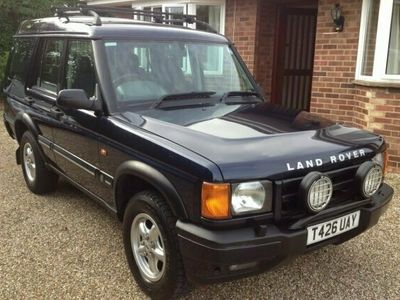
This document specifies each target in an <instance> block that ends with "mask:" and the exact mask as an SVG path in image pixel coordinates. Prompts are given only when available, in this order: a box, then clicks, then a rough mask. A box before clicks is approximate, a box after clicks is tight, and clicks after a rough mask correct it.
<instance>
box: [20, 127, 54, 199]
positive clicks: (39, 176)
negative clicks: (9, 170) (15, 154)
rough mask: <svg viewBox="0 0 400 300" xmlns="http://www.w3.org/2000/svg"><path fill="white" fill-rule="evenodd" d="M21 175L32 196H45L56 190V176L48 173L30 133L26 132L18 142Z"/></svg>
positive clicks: (50, 172)
mask: <svg viewBox="0 0 400 300" xmlns="http://www.w3.org/2000/svg"><path fill="white" fill-rule="evenodd" d="M20 149H21V151H20V159H21V165H22V173H23V174H24V178H25V182H26V185H27V186H28V188H29V189H30V190H31V191H32V192H33V193H34V194H39V195H41V194H45V193H49V192H52V191H54V190H55V189H56V188H57V182H58V175H57V174H55V173H54V172H52V171H50V170H49V169H48V168H47V167H46V165H45V163H44V161H43V159H42V156H41V155H40V152H39V151H40V150H39V146H38V144H37V142H36V140H35V138H34V137H33V135H32V133H30V132H29V131H26V132H25V133H24V134H23V135H22V138H21V142H20Z"/></svg>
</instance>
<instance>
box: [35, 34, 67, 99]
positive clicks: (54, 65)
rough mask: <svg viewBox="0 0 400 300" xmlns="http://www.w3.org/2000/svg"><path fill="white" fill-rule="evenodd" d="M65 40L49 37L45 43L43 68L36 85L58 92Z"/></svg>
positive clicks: (42, 60)
mask: <svg viewBox="0 0 400 300" xmlns="http://www.w3.org/2000/svg"><path fill="white" fill-rule="evenodd" d="M64 44H65V43H64V40H57V39H49V40H47V41H46V43H45V45H44V51H43V55H42V59H41V64H40V65H41V70H40V74H39V77H38V79H37V82H36V85H37V86H38V87H40V88H42V89H44V90H48V91H50V92H54V93H57V91H58V78H59V73H60V69H61V62H62V55H63V51H64Z"/></svg>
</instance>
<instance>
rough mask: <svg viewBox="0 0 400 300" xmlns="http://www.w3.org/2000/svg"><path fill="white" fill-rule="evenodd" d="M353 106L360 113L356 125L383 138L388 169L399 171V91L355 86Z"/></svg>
mask: <svg viewBox="0 0 400 300" xmlns="http://www.w3.org/2000/svg"><path fill="white" fill-rule="evenodd" d="M354 104H355V105H356V107H357V108H358V109H359V110H360V111H362V113H360V114H359V115H358V120H356V123H358V124H363V125H362V126H359V127H364V128H367V129H368V130H370V131H373V132H375V133H377V134H380V135H382V136H384V137H385V140H386V142H387V143H388V144H389V150H388V154H389V168H390V170H392V171H396V172H399V171H400V89H390V88H378V87H367V86H365V87H364V86H357V87H356V88H355V95H354Z"/></svg>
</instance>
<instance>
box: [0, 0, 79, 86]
mask: <svg viewBox="0 0 400 300" xmlns="http://www.w3.org/2000/svg"><path fill="white" fill-rule="evenodd" d="M77 2H78V0H0V28H1V30H0V83H1V81H2V79H3V76H4V69H5V64H6V63H5V62H6V59H7V52H8V51H9V50H10V48H11V41H12V36H13V35H14V34H15V32H16V31H17V29H18V26H19V24H20V23H21V22H22V21H23V20H26V19H34V18H41V17H48V16H51V15H52V12H51V6H52V5H59V6H60V5H68V6H72V5H75V4H76V3H77Z"/></svg>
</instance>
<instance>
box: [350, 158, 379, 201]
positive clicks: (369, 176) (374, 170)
mask: <svg viewBox="0 0 400 300" xmlns="http://www.w3.org/2000/svg"><path fill="white" fill-rule="evenodd" d="M356 178H357V181H358V183H359V187H360V191H361V194H362V196H363V197H365V198H369V197H371V196H373V195H374V194H375V193H376V192H377V191H378V189H379V188H380V186H381V183H382V181H383V170H382V167H381V166H380V165H378V164H377V163H375V162H372V161H367V162H365V163H363V164H361V166H360V167H359V168H358V170H357V173H356Z"/></svg>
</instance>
